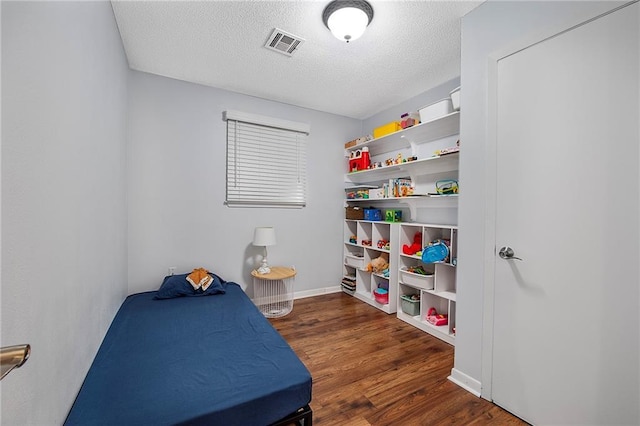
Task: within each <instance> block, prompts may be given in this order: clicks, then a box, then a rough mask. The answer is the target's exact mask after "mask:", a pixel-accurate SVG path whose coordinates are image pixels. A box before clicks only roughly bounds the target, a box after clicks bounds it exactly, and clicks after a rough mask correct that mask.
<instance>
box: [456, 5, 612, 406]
mask: <svg viewBox="0 0 640 426" xmlns="http://www.w3.org/2000/svg"><path fill="white" fill-rule="evenodd" d="M621 3H623V2H574V1H569V2H538V1H531V2H529V1H512V2H505V1H489V2H486V3H484V4H482V5H481V6H480V7H478V8H476V9H474V10H473V11H471V12H470V13H469V14H467V15H466V16H465V17H464V18H463V20H462V53H461V55H462V67H461V84H462V91H461V112H462V115H461V135H460V136H461V146H462V150H461V154H460V187H461V188H463V190H462V191H461V196H460V203H459V209H460V210H459V226H460V240H459V246H458V250H459V254H460V257H459V259H460V261H459V263H458V292H457V311H456V314H457V316H456V322H457V327H456V328H457V334H456V351H455V369H456V370H458V371H459V372H460V373H462V376H463V377H464V376H466V377H467V378H468V379H470V383H468V384H470V385H471V386H472V387H474V386H476V385H478V386H479V385H480V383H481V384H482V385H484V386H482V388H483V396H484V397H490V394H487V390H489V389H490V376H489V375H488V372H489V369H488V367H489V366H490V365H491V358H490V354H489V353H487V352H488V351H487V348H488V347H489V348H490V343H491V342H490V339H488V337H490V336H484V337H483V330H487V329H490V328H491V325H490V324H483V320H484V312H483V298H484V291H485V285H486V283H485V282H484V273H485V262H491V261H493V249H494V248H493V247H486V244H485V235H484V229H485V222H486V221H489V220H492V218H491V217H488V216H487V215H486V210H485V209H486V206H485V199H486V197H487V194H488V185H491V183H490V182H488V181H487V176H491V175H492V170H490V169H488V168H487V166H486V165H487V163H488V162H487V161H486V159H487V158H488V156H490V155H492V152H491V150H490V148H489V147H488V141H487V104H488V95H487V84H488V77H487V67H488V56H489V55H491V54H492V53H493V52H496V51H498V50H503V49H505V48H507V47H508V46H510V45H511V43H514V42H515V41H517V40H519V39H522V38H523V37H530V36H532V35H539V34H546V35H551V34H553V33H555V32H558V31H560V30H562V29H565V28H568V27H570V26H573V25H576V24H578V23H580V22H583V21H585V20H587V19H590V18H592V17H595V16H597V15H599V14H601V13H603V12H605V11H607V10H610V9H613V8H615V7H616V6H617V5H619V4H621ZM550 101H552V100H550ZM483 326H484V328H483ZM483 339H484V344H485V345H486V346H485V352H484V353H483ZM459 379H460V377H459ZM475 382H477V383H475Z"/></svg>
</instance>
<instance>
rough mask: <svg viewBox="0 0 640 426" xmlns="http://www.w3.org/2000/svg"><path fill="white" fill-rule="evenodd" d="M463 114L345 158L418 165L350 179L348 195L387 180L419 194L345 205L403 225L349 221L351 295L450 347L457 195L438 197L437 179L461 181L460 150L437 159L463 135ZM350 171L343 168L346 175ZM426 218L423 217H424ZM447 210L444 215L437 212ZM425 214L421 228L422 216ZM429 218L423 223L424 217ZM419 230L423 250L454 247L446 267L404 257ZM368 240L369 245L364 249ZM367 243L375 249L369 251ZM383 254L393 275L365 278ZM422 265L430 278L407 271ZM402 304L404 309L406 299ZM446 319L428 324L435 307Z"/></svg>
mask: <svg viewBox="0 0 640 426" xmlns="http://www.w3.org/2000/svg"><path fill="white" fill-rule="evenodd" d="M459 126H460V113H459V112H454V113H452V114H448V115H446V116H444V117H440V118H438V119H435V120H432V121H429V122H426V123H422V124H419V125H417V126H413V127H410V128H408V129H405V130H402V131H399V132H395V133H392V134H390V135H386V136H384V137H381V138H378V139H373V140H370V141H367V142H365V143H362V144H359V145H357V146H354V147H351V148H349V149H348V150H347V151H346V152H345V154H346V155H345V156H346V157H348V152H349V151H352V150H356V149H360V148H362V147H365V146H367V147H368V148H369V153H370V156H371V160H372V162H383V164H384V159H385V157H386V156H389V157H391V158H395V157H396V155H397V154H398V153H399V154H401V155H402V156H403V157H404V158H406V157H408V156H415V157H417V160H414V161H409V162H403V163H400V164H394V165H390V166H384V167H378V168H373V169H369V170H364V171H358V172H352V173H347V174H345V189H348V190H353V189H372V188H380V187H382V185H383V184H384V183H388V182H389V180H390V179H396V178H408V179H411V181H412V183H413V185H414V195H413V196H409V197H392V198H376V199H367V198H365V199H347V198H346V197H345V205H346V206H347V207H356V206H357V207H361V208H366V207H374V208H378V209H381V210H383V214H382V218H383V219H384V217H385V215H384V210H385V209H394V210H401V211H402V213H403V214H402V220H403V222H385V221H371V220H356V219H346V220H345V221H344V232H343V234H344V266H343V276H344V277H345V278H349V279H351V280H355V284H356V290H355V292H354V293H353V296H354V297H356V298H358V299H359V300H362V301H363V302H365V303H368V304H369V305H371V306H374V307H376V308H378V309H380V310H382V311H383V312H386V313H388V314H392V313H396V315H397V317H398V318H399V319H401V320H402V321H405V322H407V323H409V324H411V325H413V326H415V327H417V328H419V329H421V330H423V331H425V332H427V333H430V334H432V335H434V336H436V337H438V338H440V339H442V340H444V341H446V342H448V343H450V344H454V341H455V314H456V267H455V263H456V260H457V235H458V229H457V226H456V225H453V223H456V222H457V205H458V197H457V194H454V195H447V196H442V195H440V196H439V195H434V193H435V192H436V191H435V182H436V181H438V180H440V179H456V180H457V178H458V158H459V154H458V153H457V152H454V153H450V154H447V155H442V156H439V155H434V152H435V151H436V150H441V149H444V148H448V147H451V146H454V145H455V143H456V140H457V135H458V134H459ZM346 169H348V167H347V166H345V170H346ZM423 212H426V213H423ZM439 212H444V213H439ZM420 216H422V219H424V220H422V222H421V223H418V222H417V220H418V218H419V217H420ZM425 218H426V219H425ZM416 232H421V233H422V241H421V242H422V245H423V247H424V246H425V245H427V244H428V243H429V242H431V241H433V240H436V239H443V240H447V241H448V242H449V249H450V254H449V258H448V259H447V260H446V261H445V262H440V263H435V264H425V263H423V262H422V260H421V258H420V257H419V256H415V255H413V256H408V255H405V254H403V252H402V246H403V245H404V244H410V243H411V242H413V238H414V235H415V233H416ZM363 240H364V241H366V244H364V245H363ZM379 240H385V241H388V242H389V247H388V249H386V248H381V247H378V241H379ZM368 242H370V243H371V245H368ZM378 256H384V257H386V259H388V262H389V272H388V276H384V275H382V274H376V273H373V272H368V271H367V270H366V267H367V265H368V264H369V262H371V260H373V259H375V258H376V257H378ZM412 266H413V267H415V266H422V268H423V270H424V271H426V273H427V274H426V275H421V274H414V273H411V272H409V271H407V268H409V267H412ZM380 287H382V288H385V289H387V290H388V292H389V293H388V294H389V303H386V304H381V303H379V302H378V301H377V300H376V299H375V297H374V293H373V292H374V291H375V289H376V288H380ZM412 294H419V295H420V298H419V301H413V302H411V305H410V306H409V305H405V308H407V307H410V308H411V309H407V310H408V312H409V313H406V312H404V311H403V309H402V308H403V298H402V296H410V295H412ZM405 303H407V302H406V301H405ZM432 307H433V308H435V309H436V310H437V311H438V313H439V314H445V315H447V316H448V324H447V325H442V326H438V327H436V326H433V325H431V324H430V323H429V322H428V321H427V320H426V315H427V313H428V311H429V309H430V308H432Z"/></svg>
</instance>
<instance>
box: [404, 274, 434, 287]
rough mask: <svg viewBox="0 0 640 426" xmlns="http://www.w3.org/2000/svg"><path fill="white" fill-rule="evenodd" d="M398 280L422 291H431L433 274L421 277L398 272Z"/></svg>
mask: <svg viewBox="0 0 640 426" xmlns="http://www.w3.org/2000/svg"><path fill="white" fill-rule="evenodd" d="M400 279H401V280H402V282H403V283H404V284H408V285H410V286H413V287H416V288H420V289H422V290H433V274H430V275H421V274H414V273H413V272H409V271H405V270H402V269H401V270H400Z"/></svg>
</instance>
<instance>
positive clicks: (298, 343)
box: [271, 293, 527, 426]
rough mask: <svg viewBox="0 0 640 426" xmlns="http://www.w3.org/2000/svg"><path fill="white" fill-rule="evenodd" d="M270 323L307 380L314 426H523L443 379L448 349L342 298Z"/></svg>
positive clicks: (299, 306) (307, 302) (299, 307)
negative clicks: (305, 371) (296, 358)
mask: <svg viewBox="0 0 640 426" xmlns="http://www.w3.org/2000/svg"><path fill="white" fill-rule="evenodd" d="M271 323H272V324H273V326H274V327H275V328H276V329H277V330H278V331H279V332H280V334H282V336H283V337H284V338H285V339H286V340H287V342H288V343H289V345H290V346H291V347H292V348H293V350H294V351H295V352H296V353H297V354H298V356H299V357H300V359H301V360H302V361H303V362H304V364H305V365H306V366H307V368H308V369H309V371H310V372H311V375H312V376H313V399H312V401H311V404H310V405H311V408H312V409H313V412H314V414H313V418H314V425H319V426H332V425H348V426H387V425H388V426H391V425H401V426H412V425H416V426H424V425H476V426H480V425H489V424H492V425H496V424H498V425H526V424H527V423H525V422H523V421H522V420H520V419H518V418H517V417H515V416H513V415H511V414H510V413H508V412H507V411H505V410H503V409H501V408H500V407H498V406H496V405H494V404H492V403H491V402H489V401H486V400H484V399H482V398H477V397H476V396H474V395H472V394H471V393H469V392H467V391H465V390H464V389H462V388H460V387H459V386H457V385H455V384H454V383H452V382H451V381H449V380H448V379H447V377H448V376H449V374H450V373H451V369H452V368H453V353H454V348H453V346H451V345H449V344H447V343H445V342H443V341H441V340H439V339H437V338H435V337H433V336H431V335H429V334H427V333H424V332H423V331H421V330H418V329H417V328H415V327H413V326H411V325H409V324H406V323H404V322H403V321H400V320H399V319H397V318H396V316H395V315H393V314H392V315H388V314H385V313H384V312H382V311H380V310H378V309H375V308H373V307H371V306H369V305H367V304H366V303H363V302H361V301H359V300H357V299H355V298H353V297H351V296H349V295H346V294H344V293H334V294H327V295H322V296H317V297H312V298H306V299H299V300H296V301H295V302H294V308H293V311H292V312H291V313H290V314H289V315H287V316H285V317H282V318H272V319H271Z"/></svg>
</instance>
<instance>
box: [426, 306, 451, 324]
mask: <svg viewBox="0 0 640 426" xmlns="http://www.w3.org/2000/svg"><path fill="white" fill-rule="evenodd" d="M426 319H427V322H428V323H429V324H431V325H435V326H436V327H437V326H441V325H447V324H449V318H448V317H447V315H444V314H439V313H438V311H436V308H429V312H427V317H426Z"/></svg>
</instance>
